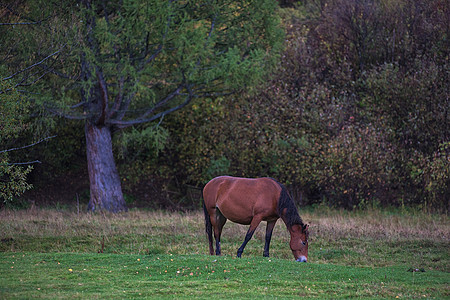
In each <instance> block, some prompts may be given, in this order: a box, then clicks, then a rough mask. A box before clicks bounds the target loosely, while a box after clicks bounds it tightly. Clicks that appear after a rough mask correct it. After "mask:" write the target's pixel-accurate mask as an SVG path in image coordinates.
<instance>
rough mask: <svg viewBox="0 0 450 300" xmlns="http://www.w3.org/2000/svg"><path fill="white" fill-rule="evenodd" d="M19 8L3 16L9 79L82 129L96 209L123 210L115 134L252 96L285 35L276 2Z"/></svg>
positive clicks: (89, 0)
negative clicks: (231, 97) (244, 91)
mask: <svg viewBox="0 0 450 300" xmlns="http://www.w3.org/2000/svg"><path fill="white" fill-rule="evenodd" d="M14 5H15V6H14V7H11V6H4V7H3V8H2V9H3V13H2V15H4V16H6V17H8V18H9V19H8V22H7V23H6V22H5V23H3V24H2V25H9V26H8V29H7V30H3V31H7V32H3V33H4V37H5V43H3V45H4V46H2V48H3V47H7V46H5V45H10V46H9V47H10V48H9V50H11V49H13V51H12V52H11V51H10V53H13V54H12V55H11V57H8V58H7V59H5V60H4V61H3V62H4V63H5V64H6V65H7V69H8V71H10V72H11V73H12V75H9V76H6V77H4V78H8V79H13V80H15V82H16V84H15V87H16V88H19V87H24V88H26V92H27V93H34V94H31V98H33V100H34V104H35V105H36V107H41V108H45V110H46V111H47V112H51V113H52V114H53V115H56V116H60V117H65V118H69V119H79V120H83V121H84V122H85V126H84V131H85V136H86V145H87V161H88V172H89V179H90V201H89V205H88V209H89V210H108V211H112V212H118V211H122V210H126V205H125V201H124V199H123V194H122V190H121V184H120V178H119V174H118V172H117V169H116V165H115V162H114V155H113V150H112V149H113V147H112V138H111V137H112V133H113V132H115V131H117V130H120V129H125V128H128V127H131V126H135V125H139V124H144V123H149V122H152V121H160V122H161V121H162V119H163V118H164V116H165V115H167V114H170V113H172V112H174V111H176V110H178V109H181V108H183V107H185V106H187V105H188V104H189V103H190V102H191V100H192V99H195V98H204V97H215V96H220V95H227V94H231V93H233V92H235V91H236V90H238V89H240V88H250V87H251V86H253V85H255V83H257V82H260V81H261V79H262V78H263V75H264V73H265V72H264V70H268V69H270V67H271V66H272V65H273V62H274V61H275V58H276V53H277V50H278V48H279V46H280V44H281V43H280V42H281V38H282V36H283V35H282V34H281V32H280V29H279V27H278V19H277V17H276V16H275V15H274V11H275V8H276V2H275V1H270V0H257V1H255V0H248V1H213V0H209V1H208V0H203V1H174V0H171V1H160V0H153V1H143V0H135V1H131V0H130V1H117V2H116V1H96V0H80V1H77V2H76V3H72V2H71V1H67V2H63V3H62V4H61V3H60V2H58V1H55V3H48V1H40V0H35V1H29V2H21V1H17V2H16V3H14ZM47 8H48V9H47ZM13 26H14V27H13ZM30 27H32V29H30ZM18 37H21V40H18V39H17V38H18ZM8 42H9V43H8ZM2 50H6V49H2Z"/></svg>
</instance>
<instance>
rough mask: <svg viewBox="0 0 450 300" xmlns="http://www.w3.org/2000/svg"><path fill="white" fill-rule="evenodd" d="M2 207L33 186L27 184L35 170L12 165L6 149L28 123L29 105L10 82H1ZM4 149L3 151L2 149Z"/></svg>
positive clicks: (0, 191) (0, 188)
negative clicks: (9, 142) (9, 141)
mask: <svg viewBox="0 0 450 300" xmlns="http://www.w3.org/2000/svg"><path fill="white" fill-rule="evenodd" d="M0 91H4V92H3V93H0V199H1V200H2V201H1V202H0V207H1V206H3V204H5V203H8V202H11V201H13V199H14V197H18V196H20V195H21V194H23V193H24V192H25V191H26V190H29V189H30V188H31V187H32V186H31V185H30V184H29V183H28V182H27V175H28V174H29V173H30V172H31V170H32V169H33V167H32V166H27V167H26V168H24V167H22V166H20V165H18V164H14V163H11V162H10V160H9V158H8V152H9V151H12V150H13V149H5V148H3V147H7V146H8V144H7V143H6V141H7V140H10V139H15V138H17V136H18V135H19V134H20V133H21V132H22V131H24V130H25V129H26V127H27V123H26V118H25V117H24V115H25V114H26V113H27V110H28V106H29V103H28V102H27V101H26V99H24V98H23V97H20V95H19V93H18V91H17V90H16V89H15V88H14V87H13V85H12V83H11V82H10V81H6V80H5V81H2V80H0ZM2 148H3V149H2Z"/></svg>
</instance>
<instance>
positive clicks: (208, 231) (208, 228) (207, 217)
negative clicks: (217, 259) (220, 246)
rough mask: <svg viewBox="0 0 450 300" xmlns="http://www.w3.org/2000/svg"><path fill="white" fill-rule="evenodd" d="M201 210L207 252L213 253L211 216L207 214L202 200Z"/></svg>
mask: <svg viewBox="0 0 450 300" xmlns="http://www.w3.org/2000/svg"><path fill="white" fill-rule="evenodd" d="M203 212H204V214H205V231H206V235H207V236H208V241H209V254H211V255H214V247H213V238H212V223H211V216H210V215H209V213H208V210H207V209H206V205H205V203H204V202H203Z"/></svg>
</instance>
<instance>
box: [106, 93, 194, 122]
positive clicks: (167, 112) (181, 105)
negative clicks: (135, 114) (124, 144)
mask: <svg viewBox="0 0 450 300" xmlns="http://www.w3.org/2000/svg"><path fill="white" fill-rule="evenodd" d="M187 89H188V94H187V96H186V99H185V100H184V102H183V103H181V104H179V105H177V106H175V107H172V108H169V109H167V110H165V111H163V112H160V113H158V114H155V115H153V116H151V117H149V118H138V119H134V120H128V121H122V120H111V121H109V122H108V123H110V124H112V125H116V126H117V127H118V128H126V127H130V126H133V125H136V124H142V123H147V122H152V121H154V120H156V119H159V118H163V117H164V116H165V115H167V114H170V113H172V112H174V111H176V110H179V109H181V108H183V107H185V106H186V105H188V104H189V103H190V102H191V100H192V98H194V95H193V93H192V90H191V88H190V87H189V86H188V87H187Z"/></svg>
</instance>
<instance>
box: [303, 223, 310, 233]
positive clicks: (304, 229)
mask: <svg viewBox="0 0 450 300" xmlns="http://www.w3.org/2000/svg"><path fill="white" fill-rule="evenodd" d="M308 228H309V224H304V225H303V232H306V231H308Z"/></svg>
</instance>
